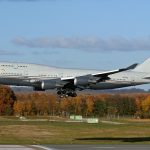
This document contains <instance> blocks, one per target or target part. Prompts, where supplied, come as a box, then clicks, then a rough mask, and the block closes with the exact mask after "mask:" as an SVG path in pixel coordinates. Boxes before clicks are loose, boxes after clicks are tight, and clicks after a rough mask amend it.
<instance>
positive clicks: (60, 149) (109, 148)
mask: <svg viewBox="0 0 150 150" xmlns="http://www.w3.org/2000/svg"><path fill="white" fill-rule="evenodd" d="M46 147H49V149H47V150H150V145H56V146H46Z"/></svg>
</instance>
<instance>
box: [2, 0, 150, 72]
mask: <svg viewBox="0 0 150 150" xmlns="http://www.w3.org/2000/svg"><path fill="white" fill-rule="evenodd" d="M149 6H150V1H149V0H124V1H122V0H0V61H11V62H26V63H37V64H46V65H50V66H58V67H65V68H88V69H99V70H112V69H117V68H122V67H126V66H128V65H130V64H132V63H135V62H139V63H141V62H143V61H144V60H145V59H147V58H148V57H150V9H149Z"/></svg>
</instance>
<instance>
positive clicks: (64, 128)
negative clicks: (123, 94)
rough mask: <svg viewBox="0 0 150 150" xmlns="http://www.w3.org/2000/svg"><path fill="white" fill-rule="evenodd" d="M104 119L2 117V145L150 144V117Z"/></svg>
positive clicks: (0, 120) (0, 119)
mask: <svg viewBox="0 0 150 150" xmlns="http://www.w3.org/2000/svg"><path fill="white" fill-rule="evenodd" d="M102 122H103V123H102ZM102 122H100V123H98V124H87V123H80V122H78V123H77V122H63V121H62V120H57V121H46V119H45V120H44V119H41V120H39V118H38V120H37V119H35V118H34V119H33V118H32V119H29V120H24V121H22V120H20V119H18V118H15V117H12V118H11V117H0V144H29V145H33V144H150V120H136V119H135V120H133V119H121V120H119V123H118V124H117V123H111V122H118V121H117V120H115V121H114V120H112V121H111V122H107V121H106V122H105V121H104V120H103V121H102ZM120 123H121V124H120Z"/></svg>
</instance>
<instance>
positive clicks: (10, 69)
mask: <svg viewBox="0 0 150 150" xmlns="http://www.w3.org/2000/svg"><path fill="white" fill-rule="evenodd" d="M148 83H150V58H149V59H147V60H146V61H144V62H143V63H142V64H139V65H138V64H133V65H131V66H129V67H127V68H121V69H116V70H112V71H97V70H81V69H63V68H57V67H49V66H44V65H37V64H26V63H9V62H0V84H4V85H15V86H32V87H33V89H34V90H36V91H45V90H49V89H56V90H57V94H58V95H59V96H60V97H68V96H71V97H76V96H77V94H76V91H77V90H84V89H94V90H100V89H114V88H121V87H128V86H135V85H141V84H148Z"/></svg>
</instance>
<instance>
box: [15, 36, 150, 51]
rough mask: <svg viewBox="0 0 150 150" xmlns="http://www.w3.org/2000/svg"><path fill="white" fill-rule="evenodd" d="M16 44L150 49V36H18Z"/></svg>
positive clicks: (106, 49) (43, 46) (101, 49)
mask: <svg viewBox="0 0 150 150" xmlns="http://www.w3.org/2000/svg"><path fill="white" fill-rule="evenodd" d="M12 42H13V43H14V44H16V45H20V46H26V47H30V48H63V49H79V50H85V51H143V50H144V51H150V37H146V38H134V39H133V38H132V39H127V38H123V37H114V38H108V39H104V38H100V37H41V38H35V39H27V38H24V37H16V38H14V39H13V40H12Z"/></svg>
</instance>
